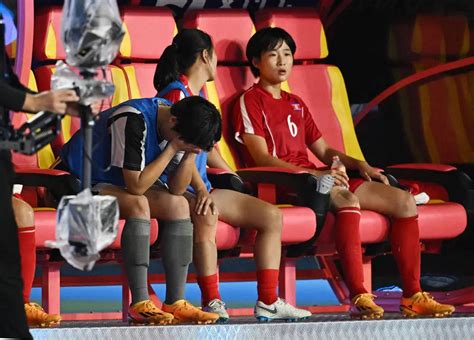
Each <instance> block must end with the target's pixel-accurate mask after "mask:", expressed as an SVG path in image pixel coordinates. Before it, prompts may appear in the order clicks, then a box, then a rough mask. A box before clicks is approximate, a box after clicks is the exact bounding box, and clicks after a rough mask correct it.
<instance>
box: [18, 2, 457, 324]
mask: <svg viewBox="0 0 474 340" xmlns="http://www.w3.org/2000/svg"><path fill="white" fill-rule="evenodd" d="M121 14H122V19H123V21H124V24H125V28H126V35H125V38H124V41H123V43H122V45H121V48H120V52H119V55H118V57H117V59H116V60H115V61H114V63H113V64H114V65H111V66H109V67H108V69H107V72H106V76H107V78H108V79H111V80H112V81H113V83H114V84H115V85H116V92H115V93H114V97H113V98H112V102H111V103H105V105H115V104H117V103H119V102H121V101H124V100H126V99H128V98H140V97H149V96H154V95H155V90H154V88H153V74H154V70H155V64H156V62H158V59H159V57H160V55H161V53H162V51H163V50H164V48H165V47H166V46H167V45H168V44H170V43H171V40H172V38H173V36H174V35H175V34H176V32H177V27H176V23H175V21H174V19H173V16H172V12H171V11H170V10H168V9H166V8H147V9H146V10H145V9H142V8H132V7H124V8H122V9H121ZM60 15H61V9H60V8H59V7H50V8H42V9H41V10H40V11H39V12H38V14H37V16H36V19H35V43H34V58H35V62H37V63H39V64H40V65H41V66H40V67H38V68H36V69H35V75H36V77H37V81H38V87H39V88H40V89H41V90H42V89H47V88H49V83H50V78H51V75H52V74H53V72H54V66H53V65H52V63H53V62H54V61H56V60H60V59H64V58H65V53H64V50H63V48H62V47H61V42H60V38H59V37H60V18H61V17H60ZM183 26H184V27H197V28H200V29H202V30H204V31H206V32H207V33H209V34H210V35H211V36H212V38H213V41H214V45H215V47H216V52H217V55H218V60H219V64H218V67H217V77H216V80H215V81H213V82H209V83H207V84H206V88H205V94H206V96H207V97H208V99H209V100H211V101H212V102H213V103H214V104H215V105H216V106H217V107H218V108H220V109H221V112H222V115H223V119H224V136H225V138H223V140H221V142H220V143H219V150H220V152H221V154H222V155H223V157H224V159H225V160H226V161H227V162H228V163H229V164H230V165H231V166H232V167H233V168H234V169H236V168H240V167H242V165H243V164H241V163H240V161H239V152H238V150H237V149H236V148H235V144H234V141H233V138H232V134H231V132H230V130H231V126H229V125H228V124H226V121H227V120H226V117H227V114H228V112H229V109H230V108H231V107H232V105H233V103H234V101H235V99H236V93H238V92H240V91H241V90H242V89H245V88H248V87H249V86H251V85H252V83H253V82H254V78H253V76H252V75H251V73H250V70H249V68H248V67H247V66H245V65H246V59H245V46H246V43H247V41H248V39H249V38H250V37H251V35H252V34H253V33H254V32H255V26H256V27H257V29H258V28H261V27H265V26H281V27H283V28H285V29H287V30H288V31H289V32H290V34H292V36H293V37H294V38H295V41H296V44H297V47H298V48H297V52H296V55H295V61H296V63H295V64H296V65H295V66H294V69H293V74H292V76H291V78H290V79H289V81H288V83H287V84H284V89H285V90H287V91H290V92H291V91H293V92H295V93H297V94H298V95H299V96H301V97H302V98H303V99H304V100H305V102H306V103H307V104H308V107H309V108H310V111H311V112H312V114H313V116H314V117H315V120H316V121H317V122H318V126H319V128H320V129H321V131H322V132H323V134H324V135H325V136H326V139H327V140H328V141H329V142H330V144H331V145H333V146H334V147H336V148H339V149H340V150H343V151H345V152H346V153H348V154H349V155H351V156H353V157H356V158H359V159H363V154H362V151H361V149H360V147H359V144H358V141H357V137H356V135H355V132H354V127H353V124H352V119H351V116H350V110H349V106H348V99H347V95H346V91H345V87H344V81H343V78H342V75H341V73H340V71H339V70H338V68H337V67H335V66H331V65H324V64H320V62H321V61H320V59H322V58H324V57H325V56H327V54H328V50H327V45H326V40H325V35H324V30H323V27H322V24H321V22H320V20H319V19H318V17H317V15H316V13H315V12H314V11H313V10H272V11H268V10H263V11H259V12H257V13H256V21H255V26H254V24H253V22H252V20H251V19H250V16H249V15H248V12H246V11H243V10H226V11H224V10H202V11H188V12H187V13H186V14H185V17H184V18H183ZM150 27H160V34H155V32H156V31H154V30H150ZM308 79H311V82H310V81H308ZM315 89H317V91H315ZM18 117H19V118H18V122H20V121H21V119H24V118H22V117H23V116H22V115H20V116H18ZM68 119H69V118H66V119H64V120H63V129H64V130H63V133H62V136H61V138H60V139H58V140H57V141H55V143H54V144H53V149H56V150H59V148H60V147H61V146H62V145H63V144H64V143H65V142H66V141H67V140H68V138H70V135H72V133H74V132H75V131H76V130H77V129H78V127H79V125H78V123H77V121H74V119H72V120H70V119H69V122H68ZM48 153H49V155H47V156H41V157H39V158H36V157H33V158H25V157H23V156H18V157H17V160H16V163H17V164H18V165H19V166H20V167H22V166H25V164H28V166H29V167H38V166H39V167H42V168H45V167H48V166H49V165H50V164H51V162H52V160H53V159H54V156H52V154H53V153H52V149H49V150H48ZM311 157H312V156H311ZM38 159H41V161H38ZM312 159H313V160H314V161H315V162H317V161H316V159H314V158H312ZM38 162H40V163H38ZM258 170H259V171H256V169H251V170H245V169H241V171H239V173H240V174H241V175H242V176H243V177H244V178H246V180H248V181H250V182H251V184H252V188H253V189H254V190H255V192H256V193H257V194H259V196H260V197H261V198H264V199H267V200H268V201H270V202H273V203H280V202H278V201H277V197H276V192H275V188H274V185H275V184H281V182H282V181H285V182H286V184H288V183H290V184H291V185H295V186H296V187H298V186H299V187H301V186H303V185H308V183H311V184H312V185H314V183H315V182H314V179H311V178H309V177H312V176H309V175H307V174H304V173H298V174H294V173H291V172H289V171H282V170H281V169H273V170H275V171H273V172H272V175H265V176H266V177H267V182H265V183H259V182H258V181H259V180H261V178H262V176H261V175H260V174H261V171H262V170H263V169H258ZM281 172H283V173H281ZM255 178H257V179H258V180H257V179H255ZM438 191H442V190H438ZM443 193H446V191H444V192H443ZM34 196H35V195H32V197H34ZM443 198H444V200H447V199H448V198H449V195H444V196H443ZM35 205H36V204H35ZM282 210H283V214H284V229H283V234H282V244H283V245H284V246H285V249H286V247H287V246H289V245H294V244H298V243H300V242H303V241H306V240H309V239H310V238H311V237H312V236H313V235H314V234H315V232H316V221H315V216H314V213H313V212H312V211H311V210H309V209H308V208H305V207H294V206H292V207H289V206H284V207H282ZM44 214H45V216H46V215H48V214H49V215H48V216H46V217H45V218H42V217H41V218H40V217H38V221H39V220H40V219H42V220H44V221H45V222H44V223H45V224H48V223H49V224H48V227H47V228H46V227H45V229H44V230H47V232H43V231H42V232H41V233H40V232H37V238H38V240H37V244H38V245H43V242H44V240H46V239H48V238H52V237H53V236H54V234H51V233H52V232H54V229H53V228H54V220H52V215H54V212H44ZM419 215H420V218H419V220H420V235H421V238H422V240H423V242H424V243H425V244H432V245H439V243H440V242H441V241H442V240H444V239H449V238H452V237H455V236H457V235H459V234H460V233H462V231H463V230H464V228H465V225H466V215H465V210H464V209H463V208H462V207H461V206H459V205H457V204H455V203H451V202H439V203H437V204H436V205H432V204H430V205H425V206H420V207H419ZM121 225H122V224H121ZM389 226H390V224H389V220H388V219H387V218H386V217H384V216H382V215H380V214H377V213H375V212H372V211H363V215H362V220H361V230H360V232H361V239H362V241H363V243H364V245H365V246H367V245H369V244H376V243H379V242H383V241H386V240H387V237H388V233H389ZM333 227H334V216H333V215H331V214H329V215H328V217H327V220H326V224H325V225H324V228H323V232H322V234H321V235H320V237H319V239H318V241H317V243H316V247H315V248H312V249H311V251H312V252H311V254H313V255H317V256H318V260H319V264H320V266H321V268H322V269H321V270H320V271H318V272H317V273H316V272H311V276H306V278H324V279H328V280H329V282H330V283H331V285H332V287H333V288H334V290H335V293H336V295H337V297H338V298H339V299H340V301H341V302H342V301H346V300H345V299H346V298H347V291H346V289H345V287H344V285H343V283H342V282H341V279H340V275H339V273H338V271H337V269H336V266H335V265H334V255H335V247H334V244H333V231H334V230H333ZM38 229H40V228H38V223H37V230H38ZM154 230H156V231H157V229H154ZM296 231H297V232H296ZM153 237H154V240H156V233H155V232H153ZM118 240H119V239H117V240H116V242H114V244H113V245H112V246H111V247H110V249H111V250H110V252H109V253H108V254H110V255H106V256H105V259H106V260H117V259H119V257H117V255H116V252H115V250H118V249H119V244H118V243H117V242H118ZM253 241H254V234H252V233H241V232H240V231H239V230H238V229H237V228H234V227H233V226H230V225H227V224H225V223H223V222H221V221H220V222H219V226H218V235H217V246H218V248H219V249H220V250H228V249H233V248H235V247H236V246H237V245H238V246H239V247H240V250H241V252H240V253H241V256H247V255H249V254H250V253H251V251H252V250H251V248H252V246H253ZM434 248H436V247H434ZM370 260H371V256H370V254H369V253H366V256H365V257H364V265H365V267H364V271H365V274H366V277H365V279H366V280H365V284H366V285H367V288H369V289H370V288H371V279H370V274H371V269H370V268H371V262H370ZM45 263H46V264H45V269H46V272H45V271H43V287H44V289H43V297H46V298H48V299H47V300H46V301H43V304H44V305H45V307H47V310H49V312H59V280H60V278H59V267H60V265H61V262H51V261H50V262H45ZM48 266H49V267H48ZM315 275H318V276H315ZM236 277H237V278H239V276H238V275H237V276H236ZM68 282H71V285H74V284H76V283H77V282H73V281H68ZM87 282H88V280H87V279H86V280H84V281H83V284H87ZM92 282H96V281H94V280H90V283H91V284H92ZM104 282H108V284H112V283H113V284H116V283H121V282H117V281H116V278H114V279H113V280H108V279H107V280H105V278H104ZM295 282H296V270H295V259H292V258H288V257H284V258H283V260H282V267H281V277H280V292H281V293H282V294H281V295H282V296H283V297H284V298H286V299H287V300H288V301H289V302H291V303H295V301H296V299H295ZM124 288H126V284H124ZM123 291H124V293H123V297H124V299H123V311H124V312H126V310H127V307H128V305H127V304H128V293H127V291H128V290H127V289H124V290H123ZM48 294H49V295H48ZM343 308H345V309H347V307H343ZM312 310H313V311H315V310H322V309H317V308H313V309H312ZM337 310H343V309H333V311H337ZM103 316H104V317H111V316H106V315H103ZM74 317H75V316H70V318H74ZM81 317H84V316H81Z"/></svg>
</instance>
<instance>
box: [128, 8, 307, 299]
mask: <svg viewBox="0 0 474 340" xmlns="http://www.w3.org/2000/svg"><path fill="white" fill-rule="evenodd" d="M145 13H146V14H145V19H146V18H147V16H150V18H149V19H148V20H155V19H153V18H159V19H160V22H161V27H162V28H163V32H164V34H162V35H160V37H154V38H153V39H155V40H156V41H155V42H156V44H155V45H154V47H153V48H154V49H155V50H154V55H151V54H150V53H149V51H150V46H149V44H148V45H138V46H137V45H134V41H137V40H141V39H143V36H144V35H145V34H148V32H149V24H148V23H147V20H137V19H134V18H135V17H138V18H140V17H141V16H143V15H144V12H143V11H138V10H136V9H134V8H125V9H123V11H122V15H123V18H124V22H125V23H126V26H127V28H128V31H129V36H128V38H127V39H128V40H129V41H130V44H131V46H132V48H131V50H132V52H131V53H129V54H127V55H125V54H124V53H121V54H120V55H119V61H120V67H122V68H123V69H124V70H125V73H126V75H127V79H128V84H129V86H130V94H131V97H132V98H139V97H147V96H154V95H155V94H156V90H155V89H154V88H153V75H154V71H155V66H156V61H157V60H158V58H159V57H160V56H161V53H162V52H163V50H164V48H165V47H166V46H168V45H169V44H171V41H172V38H173V35H174V34H175V33H176V26H175V24H174V21H173V17H172V13H171V11H169V10H166V9H155V10H152V11H148V10H147V11H146V12H145ZM134 46H135V48H134ZM146 53H148V54H146ZM221 172H222V171H218V170H215V169H210V170H209V172H208V176H210V180H211V182H213V177H214V176H215V174H216V173H221ZM213 185H214V186H216V183H215V182H213ZM301 220H304V221H306V222H307V223H305V224H304V225H305V227H304V228H303V230H304V231H302V234H301V236H300V237H302V238H303V240H306V239H309V238H310V237H311V235H312V234H314V232H315V228H316V224H315V221H314V214H313V213H312V212H310V211H306V210H305V209H302V210H300V209H292V210H291V211H286V210H285V211H284V224H285V226H286V228H285V229H284V230H287V231H288V230H292V229H293V228H295V227H297V224H298V223H299V222H300V221H301ZM229 228H232V229H229ZM230 233H232V235H233V236H232V240H233V239H234V237H235V235H237V237H238V235H239V233H240V232H239V230H238V229H236V228H233V227H230V226H229V225H227V224H225V223H223V222H222V221H219V223H218V230H217V247H218V249H219V250H223V249H226V248H222V243H223V242H226V241H225V240H226V238H228V237H229V236H228V235H230ZM284 233H285V232H284ZM248 237H249V238H251V236H248ZM293 238H294V237H292V236H289V237H286V238H284V239H283V242H284V243H285V242H292V241H293ZM226 243H227V242H226ZM252 245H253V241H252ZM240 246H241V247H242V249H241V251H242V252H246V253H252V250H251V249H250V248H251V247H250V246H248V247H243V245H242V244H240ZM289 282H291V280H289ZM293 284H294V283H293ZM288 290H289V291H292V289H291V288H288Z"/></svg>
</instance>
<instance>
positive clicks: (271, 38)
mask: <svg viewBox="0 0 474 340" xmlns="http://www.w3.org/2000/svg"><path fill="white" fill-rule="evenodd" d="M283 42H285V43H286V44H287V45H288V47H289V48H290V50H291V53H292V54H293V55H295V52H296V44H295V41H294V40H293V38H292V37H291V35H290V34H289V33H288V32H287V31H285V30H284V29H283V28H280V27H267V28H262V29H261V30H258V31H257V32H256V33H255V34H254V35H253V36H252V37H251V38H250V40H249V42H248V43H247V49H246V52H245V53H246V55H247V60H248V61H249V63H250V70H251V71H252V73H253V75H254V76H255V77H258V76H259V75H260V72H259V70H258V68H256V67H255V66H253V63H252V61H253V59H254V58H255V59H260V57H261V56H262V53H264V52H268V51H271V50H274V49H277V48H279V47H280V46H281V44H283Z"/></svg>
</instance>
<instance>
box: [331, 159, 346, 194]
mask: <svg viewBox="0 0 474 340" xmlns="http://www.w3.org/2000/svg"><path fill="white" fill-rule="evenodd" d="M331 170H338V171H342V172H344V173H346V174H347V172H346V166H345V165H344V163H342V161H341V160H340V159H339V156H337V155H336V156H333V157H332V164H331ZM344 187H345V188H346V189H349V187H348V186H344Z"/></svg>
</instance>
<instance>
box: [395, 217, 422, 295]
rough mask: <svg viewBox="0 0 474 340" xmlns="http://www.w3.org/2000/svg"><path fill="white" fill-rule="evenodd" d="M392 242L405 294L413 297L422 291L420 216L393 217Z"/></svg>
mask: <svg viewBox="0 0 474 340" xmlns="http://www.w3.org/2000/svg"><path fill="white" fill-rule="evenodd" d="M391 244H392V253H393V256H394V257H395V261H396V262H397V266H398V270H399V271H400V276H401V279H402V286H403V287H402V288H403V296H404V297H411V296H412V295H413V294H415V293H418V292H420V291H421V287H420V270H421V269H420V267H421V258H420V257H421V255H420V252H421V248H420V232H419V229H418V216H412V217H405V218H394V219H393V221H392V233H391Z"/></svg>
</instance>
